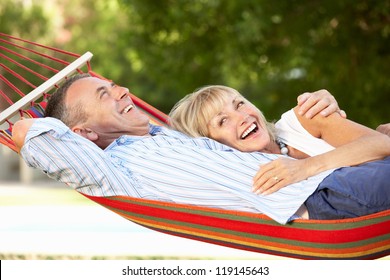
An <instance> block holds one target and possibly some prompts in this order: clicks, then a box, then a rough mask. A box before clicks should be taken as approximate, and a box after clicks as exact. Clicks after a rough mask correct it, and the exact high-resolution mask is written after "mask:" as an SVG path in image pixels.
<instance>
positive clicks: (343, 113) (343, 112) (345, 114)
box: [338, 110, 347, 119]
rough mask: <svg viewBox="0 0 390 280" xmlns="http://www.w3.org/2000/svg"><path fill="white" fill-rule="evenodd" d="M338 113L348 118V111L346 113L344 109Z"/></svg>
mask: <svg viewBox="0 0 390 280" xmlns="http://www.w3.org/2000/svg"><path fill="white" fill-rule="evenodd" d="M338 113H339V114H340V116H341V117H342V118H344V119H346V118H347V113H346V112H345V111H344V110H339V112H338Z"/></svg>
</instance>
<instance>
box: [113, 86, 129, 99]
mask: <svg viewBox="0 0 390 280" xmlns="http://www.w3.org/2000/svg"><path fill="white" fill-rule="evenodd" d="M127 96H129V90H128V89H127V88H125V87H117V88H115V89H114V90H113V97H114V98H115V99H116V100H118V101H119V100H121V99H123V98H125V97H127Z"/></svg>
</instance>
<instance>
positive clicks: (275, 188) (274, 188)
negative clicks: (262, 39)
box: [261, 180, 286, 195]
mask: <svg viewBox="0 0 390 280" xmlns="http://www.w3.org/2000/svg"><path fill="white" fill-rule="evenodd" d="M285 186H286V183H285V182H284V181H283V180H281V181H279V182H277V183H276V184H274V185H273V186H272V187H271V188H269V189H267V190H266V191H264V192H262V193H261V194H262V195H270V194H271V193H274V192H277V191H278V190H280V189H281V188H283V187H285Z"/></svg>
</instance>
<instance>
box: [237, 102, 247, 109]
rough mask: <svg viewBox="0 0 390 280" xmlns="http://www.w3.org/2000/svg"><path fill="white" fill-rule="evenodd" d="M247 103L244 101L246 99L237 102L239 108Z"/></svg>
mask: <svg viewBox="0 0 390 280" xmlns="http://www.w3.org/2000/svg"><path fill="white" fill-rule="evenodd" d="M244 104H245V103H244V101H240V102H238V103H237V108H240V107H241V106H242V105H244Z"/></svg>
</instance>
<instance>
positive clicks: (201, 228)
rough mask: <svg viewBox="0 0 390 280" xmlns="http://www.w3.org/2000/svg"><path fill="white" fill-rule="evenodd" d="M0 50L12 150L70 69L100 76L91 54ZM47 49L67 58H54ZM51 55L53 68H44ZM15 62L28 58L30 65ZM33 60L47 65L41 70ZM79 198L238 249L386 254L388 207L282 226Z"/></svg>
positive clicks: (0, 116) (194, 210) (225, 214)
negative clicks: (16, 135)
mask: <svg viewBox="0 0 390 280" xmlns="http://www.w3.org/2000/svg"><path fill="white" fill-rule="evenodd" d="M0 51H1V52H0V70H2V71H0V82H1V84H0V106H2V107H0V108H1V113H0V129H1V130H0V144H3V145H6V146H7V147H9V148H10V149H12V150H14V151H16V148H15V145H14V143H13V141H12V139H11V135H12V125H13V123H14V121H15V120H16V119H18V118H20V117H31V118H38V117H42V115H43V111H44V108H45V106H46V100H47V98H48V97H49V96H50V92H51V91H52V90H54V89H55V88H57V87H58V84H60V83H61V81H63V80H64V79H66V78H67V77H69V76H70V75H72V74H73V73H75V72H89V73H91V74H92V75H95V76H98V74H96V73H94V72H93V71H92V69H91V65H90V62H89V61H90V59H91V57H92V54H91V53H86V54H84V55H82V56H81V55H77V54H73V53H68V52H64V51H62V50H59V49H54V48H49V47H46V46H42V45H39V44H36V43H34V42H29V41H26V40H22V39H19V38H15V37H12V36H10V35H7V34H1V33H0ZM47 51H49V52H54V53H60V54H61V57H65V56H66V57H68V58H69V57H70V59H68V60H65V59H64V58H61V59H60V60H59V59H57V58H54V57H53V56H52V55H49V54H47V53H46V52H47ZM26 52H27V53H28V54H31V53H33V54H34V55H37V54H43V56H40V57H41V58H43V59H44V61H43V62H41V59H40V60H39V61H37V63H36V64H35V63H34V62H31V61H30V60H31V58H29V56H28V55H27V54H25V53H26ZM30 57H31V56H30ZM16 58H18V60H16ZM53 59H54V60H55V63H56V64H58V65H57V68H54V67H53V66H49V64H50V65H51V64H52V62H53ZM45 60H47V61H45ZM20 61H28V65H29V67H26V66H25V65H26V64H23V63H22V62H20ZM33 61H35V60H33ZM7 63H8V65H7ZM35 66H37V68H38V69H39V68H41V69H42V68H44V69H45V70H44V71H43V72H45V73H46V76H44V75H42V74H41V73H42V71H39V70H35ZM82 67H86V70H82ZM22 72H24V74H21V73H22ZM27 76H28V77H30V76H32V77H33V78H31V79H28V78H27ZM33 80H34V82H32V81H33ZM19 82H21V83H22V84H23V86H19V85H18V83H19ZM36 85H39V86H36ZM22 88H23V89H24V88H26V90H21V89H22ZM24 92H29V93H28V94H25V93H24ZM15 96H16V97H15ZM132 98H133V100H134V103H135V104H136V105H137V106H138V107H139V108H141V109H143V110H144V111H145V112H146V113H148V114H149V116H150V118H151V121H152V122H154V123H156V124H160V125H166V115H165V114H164V113H162V112H160V111H159V110H157V109H156V108H154V107H153V106H151V105H149V104H147V103H145V102H144V101H142V100H141V99H139V98H137V97H136V96H132ZM4 103H8V105H6V106H4ZM84 196H86V197H87V198H88V199H91V200H92V201H94V202H96V203H98V204H100V205H102V206H104V207H106V208H108V209H109V210H111V211H114V212H115V213H117V214H118V215H120V216H122V217H124V218H126V219H128V220H129V221H131V222H134V223H137V224H139V225H142V226H144V227H147V228H149V229H152V230H156V231H159V232H163V233H166V234H170V235H175V236H179V237H183V238H189V239H194V240H198V241H203V242H208V243H212V244H217V245H221V246H226V247H231V248H236V249H241V250H248V251H253V252H259V253H265V254H271V255H277V256H284V257H290V258H299V259H376V258H380V257H384V256H387V255H390V210H386V211H382V212H379V213H376V214H372V215H368V216H364V217H359V218H353V219H343V220H332V221H319V220H296V221H294V222H292V223H289V224H287V225H280V224H278V223H277V222H275V221H273V220H272V219H270V218H268V217H267V216H265V215H261V214H252V213H247V212H237V211H230V210H220V209H213V208H205V207H197V206H189V205H182V204H174V203H166V202H158V201H151V200H145V199H139V198H132V197H124V196H115V197H92V196H87V195H84Z"/></svg>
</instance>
